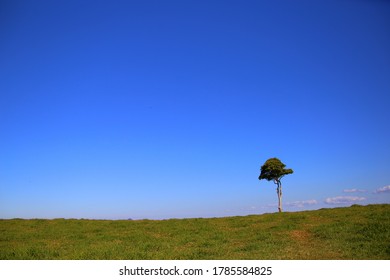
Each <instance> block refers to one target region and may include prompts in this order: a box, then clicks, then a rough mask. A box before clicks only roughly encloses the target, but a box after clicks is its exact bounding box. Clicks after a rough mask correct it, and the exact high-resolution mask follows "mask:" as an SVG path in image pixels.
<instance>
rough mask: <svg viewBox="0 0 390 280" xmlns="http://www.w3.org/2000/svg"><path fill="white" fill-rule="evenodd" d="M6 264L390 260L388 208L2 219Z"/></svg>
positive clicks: (1, 255)
mask: <svg viewBox="0 0 390 280" xmlns="http://www.w3.org/2000/svg"><path fill="white" fill-rule="evenodd" d="M0 259H3V260H4V259H390V204H382V205H368V206H351V207H347V208H333V209H321V210H316V211H304V212H293V213H292V212H290V213H288V212H286V213H273V214H263V215H252V216H245V217H227V218H208V219H171V220H162V221H153V220H139V221H110V220H74V219H69V220H68V219H55V220H41V219H34V220H22V219H13V220H0Z"/></svg>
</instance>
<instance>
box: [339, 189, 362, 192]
mask: <svg viewBox="0 0 390 280" xmlns="http://www.w3.org/2000/svg"><path fill="white" fill-rule="evenodd" d="M343 192H345V193H355V192H366V190H360V189H345V190H343Z"/></svg>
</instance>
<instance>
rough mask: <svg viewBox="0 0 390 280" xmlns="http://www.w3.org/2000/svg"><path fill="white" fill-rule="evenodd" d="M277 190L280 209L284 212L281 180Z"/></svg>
mask: <svg viewBox="0 0 390 280" xmlns="http://www.w3.org/2000/svg"><path fill="white" fill-rule="evenodd" d="M276 192H277V193H278V202H279V203H278V210H279V213H280V212H282V184H281V182H280V181H278V188H277V189H276Z"/></svg>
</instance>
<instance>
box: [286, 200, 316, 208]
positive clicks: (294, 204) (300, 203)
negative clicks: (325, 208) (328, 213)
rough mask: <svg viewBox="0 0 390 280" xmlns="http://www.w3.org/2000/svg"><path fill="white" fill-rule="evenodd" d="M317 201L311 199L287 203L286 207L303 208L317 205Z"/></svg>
mask: <svg viewBox="0 0 390 280" xmlns="http://www.w3.org/2000/svg"><path fill="white" fill-rule="evenodd" d="M317 203H318V202H317V200H315V199H311V200H303V201H293V202H287V203H286V206H287V207H300V208H302V207H304V206H305V205H314V204H317Z"/></svg>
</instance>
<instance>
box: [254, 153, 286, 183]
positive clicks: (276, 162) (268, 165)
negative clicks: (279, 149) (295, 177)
mask: <svg viewBox="0 0 390 280" xmlns="http://www.w3.org/2000/svg"><path fill="white" fill-rule="evenodd" d="M285 167H286V165H285V164H284V163H283V162H281V161H280V159H278V158H270V159H268V160H267V161H266V162H265V163H264V164H263V166H262V167H261V173H260V176H259V180H262V179H266V180H267V181H274V180H276V181H280V179H281V178H282V177H283V176H284V175H288V174H292V173H293V172H294V171H293V170H292V169H291V168H288V169H285Z"/></svg>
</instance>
